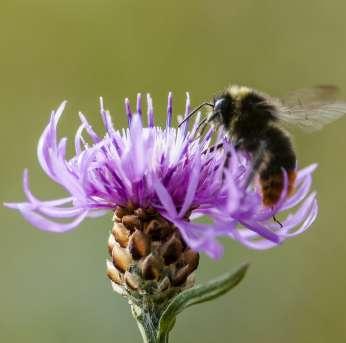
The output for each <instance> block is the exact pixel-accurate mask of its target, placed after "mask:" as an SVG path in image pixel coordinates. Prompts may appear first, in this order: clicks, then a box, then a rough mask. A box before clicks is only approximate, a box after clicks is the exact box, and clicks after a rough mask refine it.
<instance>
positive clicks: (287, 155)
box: [259, 125, 296, 207]
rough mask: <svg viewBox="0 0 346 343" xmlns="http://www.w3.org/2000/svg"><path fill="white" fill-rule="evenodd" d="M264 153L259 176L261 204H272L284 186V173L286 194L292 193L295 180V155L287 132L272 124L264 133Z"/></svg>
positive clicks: (275, 201)
mask: <svg viewBox="0 0 346 343" xmlns="http://www.w3.org/2000/svg"><path fill="white" fill-rule="evenodd" d="M264 141H265V142H266V153H265V154H264V158H263V163H262V165H261V166H260V170H259V176H260V184H261V188H262V196H263V204H264V205H265V206H268V207H269V206H274V205H275V204H276V203H277V202H278V201H279V200H280V196H281V193H282V191H283V188H284V174H283V170H285V171H286V173H287V178H288V180H287V181H288V185H287V196H290V195H292V193H293V191H294V187H295V181H296V155H295V153H294V150H293V147H292V143H291V140H290V138H289V136H288V134H287V133H286V132H285V131H284V130H283V129H281V128H279V127H277V126H275V125H272V126H271V127H269V128H268V130H267V131H266V134H265V139H264Z"/></svg>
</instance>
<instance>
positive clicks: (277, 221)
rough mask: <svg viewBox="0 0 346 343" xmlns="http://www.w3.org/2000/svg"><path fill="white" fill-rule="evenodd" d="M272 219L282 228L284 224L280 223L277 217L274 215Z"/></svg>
mask: <svg viewBox="0 0 346 343" xmlns="http://www.w3.org/2000/svg"><path fill="white" fill-rule="evenodd" d="M273 220H274V222H275V223H277V224H279V225H280V227H281V228H283V227H284V226H283V225H282V224H281V222H280V221H279V219H277V218H276V217H275V216H273Z"/></svg>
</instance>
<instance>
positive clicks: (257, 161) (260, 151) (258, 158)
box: [245, 141, 266, 188]
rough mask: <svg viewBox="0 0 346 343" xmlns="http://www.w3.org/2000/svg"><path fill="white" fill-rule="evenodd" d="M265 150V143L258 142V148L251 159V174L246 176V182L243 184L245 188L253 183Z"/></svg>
mask: <svg viewBox="0 0 346 343" xmlns="http://www.w3.org/2000/svg"><path fill="white" fill-rule="evenodd" d="M265 148H266V142H265V141H260V144H259V147H258V149H257V151H256V153H255V155H254V157H253V160H252V168H251V172H250V174H249V175H248V177H247V179H246V182H245V188H247V187H248V186H249V184H250V183H251V182H252V181H253V179H254V177H255V175H256V173H257V171H258V169H259V167H260V166H261V163H262V161H263V157H264V153H265Z"/></svg>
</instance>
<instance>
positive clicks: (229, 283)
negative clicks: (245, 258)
mask: <svg viewBox="0 0 346 343" xmlns="http://www.w3.org/2000/svg"><path fill="white" fill-rule="evenodd" d="M248 267H249V265H248V264H244V265H242V266H240V267H239V268H238V269H237V270H236V271H234V272H231V273H227V274H225V275H222V276H221V277H219V278H217V279H214V280H211V281H209V282H207V283H206V284H204V285H196V286H194V287H192V288H190V289H188V290H186V291H183V292H182V293H180V294H178V295H177V296H176V297H175V298H174V299H173V300H172V301H171V302H170V303H169V304H168V306H167V308H166V309H165V311H164V312H163V313H162V316H161V318H160V323H159V332H158V337H159V338H160V337H161V336H162V335H165V334H167V332H169V331H170V330H171V329H172V328H173V326H174V323H175V319H176V316H177V315H178V314H179V313H180V312H182V311H183V310H185V309H186V308H188V307H190V306H192V305H195V304H199V303H203V302H205V301H209V300H212V299H215V298H217V297H219V296H221V295H223V294H225V293H227V292H228V291H230V290H231V289H232V288H234V287H235V286H236V285H237V284H238V283H239V282H240V281H241V280H242V279H243V277H244V276H245V274H246V271H247V269H248Z"/></svg>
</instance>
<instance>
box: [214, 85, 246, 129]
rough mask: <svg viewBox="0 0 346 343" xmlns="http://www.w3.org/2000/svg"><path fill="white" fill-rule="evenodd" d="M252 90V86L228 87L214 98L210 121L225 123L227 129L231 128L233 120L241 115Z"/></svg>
mask: <svg viewBox="0 0 346 343" xmlns="http://www.w3.org/2000/svg"><path fill="white" fill-rule="evenodd" d="M251 92H252V91H251V89H250V88H248V87H243V86H230V87H229V88H227V89H226V90H225V91H224V92H223V93H222V94H221V95H219V96H217V97H216V98H214V108H213V112H212V113H211V114H210V118H209V120H208V121H209V122H210V121H214V122H217V123H218V124H223V125H224V126H225V128H226V129H229V128H230V127H231V126H232V122H233V121H234V120H235V119H237V118H238V117H239V116H240V115H241V113H242V105H243V100H244V99H245V98H246V97H247V96H248V95H249V94H251Z"/></svg>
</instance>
